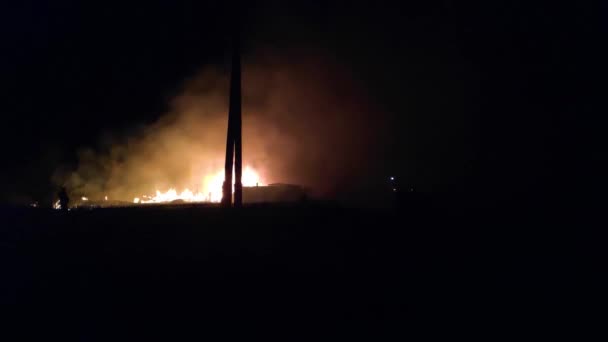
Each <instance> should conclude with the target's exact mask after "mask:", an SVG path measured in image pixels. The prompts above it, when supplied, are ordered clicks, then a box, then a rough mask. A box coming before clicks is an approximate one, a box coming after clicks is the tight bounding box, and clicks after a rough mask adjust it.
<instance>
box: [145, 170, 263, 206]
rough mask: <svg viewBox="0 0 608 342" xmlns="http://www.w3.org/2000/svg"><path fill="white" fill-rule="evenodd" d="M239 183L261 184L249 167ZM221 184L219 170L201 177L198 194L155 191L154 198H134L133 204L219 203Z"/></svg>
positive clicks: (220, 171)
mask: <svg viewBox="0 0 608 342" xmlns="http://www.w3.org/2000/svg"><path fill="white" fill-rule="evenodd" d="M233 179H234V178H233ZM241 182H242V183H243V186H256V185H261V184H262V180H261V177H260V175H259V173H258V172H257V171H255V170H254V169H253V168H251V167H250V166H246V167H245V168H244V169H243V174H242V179H241ZM223 183H224V171H223V170H219V171H218V172H216V173H214V174H210V175H205V176H204V177H203V180H202V186H201V190H200V191H198V192H193V191H192V190H190V189H184V190H182V191H181V192H177V190H176V189H174V188H170V189H169V190H167V191H165V192H162V191H160V190H156V194H155V195H154V196H147V195H142V196H141V197H135V198H134V199H133V203H166V202H172V201H176V200H182V201H184V202H220V201H221V200H222V184H223ZM233 186H234V184H233Z"/></svg>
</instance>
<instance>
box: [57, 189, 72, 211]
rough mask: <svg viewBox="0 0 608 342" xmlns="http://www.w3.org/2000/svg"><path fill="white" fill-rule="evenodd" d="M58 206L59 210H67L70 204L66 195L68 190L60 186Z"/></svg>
mask: <svg viewBox="0 0 608 342" xmlns="http://www.w3.org/2000/svg"><path fill="white" fill-rule="evenodd" d="M58 197H59V206H60V207H61V210H63V211H68V205H69V204H70V197H68V192H67V191H66V190H65V187H63V186H62V187H61V189H60V190H59V196H58Z"/></svg>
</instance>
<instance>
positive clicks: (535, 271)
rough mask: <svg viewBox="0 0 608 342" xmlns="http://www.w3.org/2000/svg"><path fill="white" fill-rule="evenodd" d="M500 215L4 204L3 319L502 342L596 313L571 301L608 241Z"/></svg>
mask: <svg viewBox="0 0 608 342" xmlns="http://www.w3.org/2000/svg"><path fill="white" fill-rule="evenodd" d="M500 212H501V213H502V214H501V213H499V212H498V211H492V212H483V211H479V212H469V213H459V214H454V213H450V211H448V210H442V209H439V208H437V207H434V206H432V205H429V204H425V205H424V206H422V205H418V206H413V205H411V203H410V204H409V205H407V206H398V207H396V208H393V209H390V210H364V209H352V208H342V207H339V206H337V205H332V204H328V203H325V204H314V203H313V204H311V203H309V204H302V205H268V206H263V205H261V206H257V207H246V208H243V209H242V210H226V209H221V208H217V207H203V206H173V207H161V206H150V207H133V208H106V209H94V210H73V211H71V212H69V213H68V214H67V215H66V214H64V213H61V212H58V211H52V210H43V209H23V208H21V209H19V208H17V209H15V208H12V209H6V208H5V209H3V212H2V216H3V218H2V219H3V222H4V224H3V226H2V232H1V234H2V236H1V243H2V244H1V253H2V260H3V264H4V265H3V269H2V288H1V289H2V307H3V308H4V309H5V310H6V312H7V313H8V314H9V315H10V316H9V317H10V320H8V321H5V322H6V326H9V327H13V328H16V330H17V332H18V333H19V334H20V335H21V337H24V338H25V337H26V336H34V337H38V338H42V337H49V336H62V339H63V340H82V341H89V340H114V339H118V338H127V339H131V340H140V339H142V340H143V339H148V338H150V337H152V338H160V339H164V340H182V339H184V337H188V336H190V337H193V336H196V337H197V338H200V337H205V336H208V337H211V336H212V335H213V336H215V335H216V334H218V333H219V334H221V335H222V336H225V337H228V336H234V335H237V336H241V337H247V336H252V335H253V334H257V333H260V332H263V333H265V334H271V335H275V336H279V337H282V338H284V339H286V340H291V339H294V338H298V337H304V336H311V337H315V336H316V337H320V336H325V337H327V336H331V335H326V333H328V332H332V333H336V334H338V335H337V336H340V337H341V338H348V337H361V336H367V335H362V334H370V335H369V336H371V337H372V338H375V339H384V338H383V337H387V336H389V335H394V334H395V333H398V334H400V335H402V336H413V335H417V336H420V334H422V336H428V337H431V336H435V335H437V334H441V335H447V336H451V335H452V334H455V333H456V332H457V331H465V330H467V331H468V330H470V331H476V332H480V331H482V329H489V330H490V331H493V332H494V333H495V334H498V336H502V332H503V331H504V332H506V331H512V330H513V329H515V327H523V326H535V327H538V326H539V324H540V322H547V321H551V322H554V321H553V318H555V317H560V316H561V315H562V313H564V312H568V311H569V310H570V309H566V308H571V307H573V306H576V305H579V304H580V303H583V302H584V300H582V299H581V298H583V297H580V296H579V297H577V296H572V295H571V294H572V291H578V290H580V289H581V288H582V286H581V284H582V283H583V282H585V283H586V282H587V281H588V282H589V284H594V278H593V277H594V275H593V274H595V273H594V272H595V271H596V269H595V268H594V267H596V266H597V265H598V264H599V262H598V263H597V264H594V263H589V262H588V260H594V258H595V257H596V254H594V253H599V250H601V243H600V242H598V241H595V242H594V240H595V239H593V238H592V236H591V235H585V234H584V233H581V231H580V230H578V233H574V232H577V230H576V228H574V227H573V226H571V225H570V224H569V223H568V222H569V221H568V220H566V219H560V218H552V219H548V218H547V217H546V216H545V215H540V214H539V215H535V214H525V215H524V214H523V213H519V214H517V213H516V212H510V214H509V215H505V213H509V210H501V211H500ZM560 217H561V216H560ZM564 217H565V216H564ZM594 246H595V247H594ZM581 253H582V254H581ZM597 256H599V254H597ZM597 279H599V277H598V278H597ZM595 284H596V285H597V284H598V283H597V282H596V283H595ZM585 286H586V285H585ZM591 286H593V285H591ZM581 295H582V296H584V295H585V293H581ZM577 298H578V299H577ZM579 299H580V300H581V302H580V303H579V302H578V301H579ZM585 305H587V304H585ZM587 307H588V308H590V307H589V306H587ZM508 327H510V328H508ZM505 329H507V330H505Z"/></svg>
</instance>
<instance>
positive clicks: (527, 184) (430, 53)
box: [0, 1, 606, 199]
mask: <svg viewBox="0 0 608 342" xmlns="http://www.w3.org/2000/svg"><path fill="white" fill-rule="evenodd" d="M284 3H285V2H284V1H274V2H273V1H263V2H251V3H248V4H247V5H245V6H243V7H241V9H242V13H243V31H244V34H243V40H244V45H245V54H247V52H248V51H255V50H257V49H260V48H268V47H270V48H272V49H275V50H281V49H285V50H289V49H303V50H311V51H321V52H320V53H323V54H324V55H327V56H331V57H332V58H334V60H337V61H339V62H340V63H342V64H343V65H344V66H345V67H346V68H348V69H349V70H351V71H352V73H353V75H354V77H356V79H357V80H358V82H360V83H361V84H364V85H365V90H366V91H367V93H368V94H369V96H370V98H372V99H373V101H374V103H376V104H377V105H378V106H379V107H381V108H382V114H381V116H380V117H370V120H382V121H384V122H386V123H387V125H386V127H390V128H389V129H387V130H386V131H385V132H382V134H383V136H386V137H387V138H386V140H385V141H384V142H383V152H382V153H381V154H380V155H379V156H378V158H380V159H381V160H382V161H383V162H382V163H380V164H382V165H381V166H379V168H381V170H380V171H379V172H378V174H386V173H389V172H390V173H392V174H395V175H398V176H399V177H400V179H403V180H405V181H404V182H407V183H411V184H415V185H416V186H419V187H420V188H422V189H424V190H428V191H435V190H437V191H438V190H442V191H443V190H448V191H449V190H454V191H462V190H471V191H473V190H472V189H474V190H475V191H482V192H484V193H492V194H494V196H495V197H500V196H502V195H497V194H503V193H509V194H512V193H517V192H519V191H521V192H530V191H532V192H534V191H536V190H537V189H543V190H544V189H556V188H560V187H562V186H564V187H568V186H570V185H571V184H574V183H575V182H576V179H577V178H580V177H582V176H583V175H584V174H585V173H582V172H580V171H579V167H581V165H583V164H584V162H587V161H589V160H590V159H589V158H591V159H593V158H595V159H593V160H595V161H594V162H598V163H599V162H601V160H603V159H602V158H603V157H598V155H599V154H601V153H603V151H602V150H603V149H602V148H600V147H599V146H601V144H600V142H599V140H596V141H594V139H595V138H593V134H586V133H585V132H584V130H583V127H584V126H586V123H585V122H584V121H585V120H583V119H581V118H582V117H586V115H589V114H591V115H593V114H595V113H596V112H597V111H599V108H598V106H597V104H599V102H596V100H593V99H594V98H595V95H599V91H598V90H596V89H597V85H598V82H599V78H598V76H599V75H600V74H601V73H600V71H601V70H603V68H598V65H601V63H599V62H600V61H602V60H603V58H602V56H604V55H605V53H604V51H603V48H602V47H601V45H603V42H604V41H605V38H606V36H605V34H604V33H605V26H601V25H600V24H599V23H600V22H601V19H605V16H604V13H605V8H601V7H599V6H595V5H593V4H586V3H584V2H569V3H567V4H566V3H564V4H561V3H560V2H555V1H546V2H534V1H480V2H478V3H469V2H466V4H465V3H463V2H461V1H403V2H399V3H384V2H382V1H373V2H369V3H365V2H350V1H341V2H333V1H330V2H315V1H294V2H289V5H286V4H284ZM1 6H2V8H1V9H0V13H1V14H0V23H1V24H0V25H1V33H0V34H1V36H0V37H1V41H2V53H1V54H0V73H1V75H2V77H1V81H0V86H1V88H0V90H1V94H2V95H1V99H2V102H1V105H0V111H1V113H2V120H3V122H2V125H1V132H0V133H1V135H0V136H1V141H0V144H1V146H2V148H1V151H2V158H3V169H2V173H1V178H2V184H3V186H2V191H1V192H2V197H3V199H7V198H8V199H10V198H15V197H19V196H24V197H28V196H29V197H32V198H37V196H42V194H45V193H48V191H51V190H50V189H51V188H52V185H51V184H50V175H51V174H52V172H53V170H54V168H56V167H57V165H59V164H63V163H70V162H72V163H73V162H75V158H76V151H77V149H78V148H79V147H81V146H95V144H96V143H97V142H98V141H99V139H100V136H102V135H103V134H107V133H108V132H111V133H112V134H118V135H120V134H128V132H129V131H131V130H132V129H134V127H138V126H141V125H146V124H149V123H151V122H154V121H155V120H156V119H158V117H159V116H161V115H162V114H163V113H164V112H165V111H166V106H167V102H168V100H169V99H171V98H172V97H173V96H174V95H176V94H177V93H178V92H179V90H180V86H181V84H182V83H183V82H184V80H186V79H188V78H189V77H191V76H192V75H193V74H194V73H195V72H196V71H197V70H199V69H200V68H201V67H204V66H205V65H221V64H222V63H224V61H225V60H226V56H227V51H228V48H227V47H228V42H229V41H228V39H227V32H229V27H228V23H229V17H230V13H231V7H230V6H231V5H230V4H228V3H224V2H221V1H213V2H210V3H209V4H205V3H204V2H203V1H200V2H192V3H182V2H179V1H164V2H156V1H146V2H142V3H141V4H129V2H120V3H116V4H112V3H110V2H99V3H93V2H89V1H19V2H14V3H13V4H7V3H3V4H2V5H1ZM603 122H605V120H599V121H597V123H598V124H597V125H594V126H595V128H592V129H591V131H590V133H594V132H596V133H600V129H599V128H598V127H600V126H601V123H603ZM585 129H586V128H585ZM583 142H589V143H591V145H593V146H595V147H592V148H589V149H585V152H584V153H583V154H582V155H581V154H580V153H579V151H578V147H579V146H582V144H583ZM370 162H373V163H378V160H373V161H372V160H370ZM594 162H591V163H587V164H586V165H587V166H588V167H590V168H593V163H594ZM593 172H597V173H599V172H600V171H599V170H596V169H594V170H593V171H590V175H593ZM568 184H570V185H568ZM576 186H579V185H576ZM581 186H582V185H581ZM531 189H532V190H531Z"/></svg>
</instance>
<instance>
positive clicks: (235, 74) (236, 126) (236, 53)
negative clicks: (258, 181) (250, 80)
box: [222, 23, 243, 208]
mask: <svg viewBox="0 0 608 342" xmlns="http://www.w3.org/2000/svg"><path fill="white" fill-rule="evenodd" d="M236 25H237V27H238V25H239V24H238V23H237V24H236ZM235 31H236V32H235V33H234V38H233V45H232V50H233V51H232V66H231V70H230V103H229V108H228V133H227V137H226V164H225V169H224V171H225V175H224V184H223V187H222V205H223V206H224V207H230V206H232V183H233V182H232V170H233V165H234V178H235V180H234V206H235V207H237V208H238V207H241V206H243V183H242V182H241V176H242V172H243V146H242V129H241V126H242V125H241V51H240V41H239V40H240V37H239V33H238V29H235Z"/></svg>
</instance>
